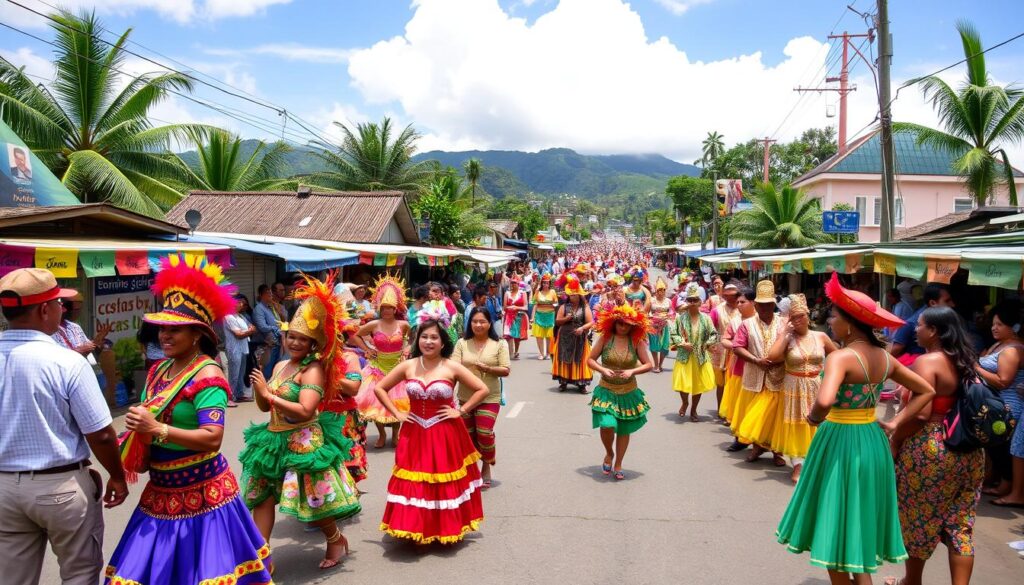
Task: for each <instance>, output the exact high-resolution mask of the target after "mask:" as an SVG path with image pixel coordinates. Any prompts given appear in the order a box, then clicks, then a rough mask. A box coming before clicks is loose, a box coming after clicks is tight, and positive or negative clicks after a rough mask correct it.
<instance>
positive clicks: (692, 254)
mask: <svg viewBox="0 0 1024 585" xmlns="http://www.w3.org/2000/svg"><path fill="white" fill-rule="evenodd" d="M210 243H216V242H210ZM739 250H740V248H719V249H717V250H712V249H711V248H708V249H707V250H694V251H693V252H684V253H685V254H686V257H687V258H700V257H701V256H710V255H711V254H728V253H730V252H738V251H739Z"/></svg>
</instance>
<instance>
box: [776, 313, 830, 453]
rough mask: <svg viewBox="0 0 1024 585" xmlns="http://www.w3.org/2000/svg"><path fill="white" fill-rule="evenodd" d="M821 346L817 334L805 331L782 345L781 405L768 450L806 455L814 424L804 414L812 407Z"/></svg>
mask: <svg viewBox="0 0 1024 585" xmlns="http://www.w3.org/2000/svg"><path fill="white" fill-rule="evenodd" d="M824 363H825V346H824V345H823V344H822V342H821V338H820V336H818V335H816V334H815V333H812V332H808V333H807V334H806V335H804V336H803V338H802V339H797V338H792V339H790V340H789V345H788V346H787V347H786V378H785V380H783V382H782V406H781V407H780V408H779V409H777V411H776V421H775V424H774V426H773V431H772V437H771V439H770V443H771V448H772V451H775V452H776V453H782V454H783V455H787V456H789V457H797V458H800V457H806V456H807V451H808V449H810V448H811V439H813V438H814V431H815V429H814V427H812V426H811V425H810V424H809V423H808V422H807V415H808V414H810V412H811V409H812V408H814V401H815V400H817V399H818V388H820V387H821V368H822V365H823V364H824Z"/></svg>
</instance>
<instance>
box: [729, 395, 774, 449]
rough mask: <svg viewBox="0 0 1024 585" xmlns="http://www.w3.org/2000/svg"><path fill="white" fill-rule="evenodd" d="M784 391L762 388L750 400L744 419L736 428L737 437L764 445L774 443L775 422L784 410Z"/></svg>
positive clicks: (747, 441)
mask: <svg viewBox="0 0 1024 585" xmlns="http://www.w3.org/2000/svg"><path fill="white" fill-rule="evenodd" d="M781 406H782V392H771V391H769V390H762V391H760V392H758V393H757V396H756V397H755V398H754V399H753V400H752V401H751V402H750V405H749V407H748V408H747V412H746V415H745V416H744V417H743V421H742V422H741V423H740V424H739V426H738V427H737V428H736V438H737V439H739V440H740V441H743V442H744V443H753V444H755V445H760V446H762V447H770V448H772V449H773V450H774V445H772V437H773V436H774V434H773V433H774V432H775V424H776V422H777V421H779V420H781V419H779V418H778V417H779V414H780V413H781V412H782V408H781Z"/></svg>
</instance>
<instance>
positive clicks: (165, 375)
mask: <svg viewBox="0 0 1024 585" xmlns="http://www.w3.org/2000/svg"><path fill="white" fill-rule="evenodd" d="M198 359H199V352H198V351H197V352H196V354H195V355H194V356H192V359H190V360H189V361H188V363H187V364H185V365H184V366H182V368H181V369H180V370H178V371H177V372H175V373H174V375H173V376H172V375H170V374H171V368H173V367H174V366H173V365H172V366H171V367H170V368H167V371H166V372H164V380H167V381H170V380H173V379H175V378H177V377H178V376H180V375H181V373H182V372H184V371H185V370H187V369H189V367H191V366H192V364H194V363H196V360H198Z"/></svg>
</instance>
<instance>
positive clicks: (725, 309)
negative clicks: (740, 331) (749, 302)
mask: <svg viewBox="0 0 1024 585" xmlns="http://www.w3.org/2000/svg"><path fill="white" fill-rule="evenodd" d="M709 315H710V316H711V322H712V323H714V325H715V331H717V332H718V343H716V344H714V345H712V346H711V367H712V368H714V369H715V384H716V385H717V386H725V383H726V382H727V381H728V380H727V379H726V378H728V376H729V362H730V358H731V357H732V352H731V351H729V350H728V349H726V348H725V346H724V345H722V339H723V338H725V333H726V330H727V329H728V328H729V325H732V326H733V331H735V328H736V327H738V326H739V324H740V321H741V317H740V310H739V309H735V308H730V307H729V305H728V304H726V303H724V302H722V303H718V304H717V305H716V306H715V308H713V309H711V313H709ZM730 335H731V333H730ZM728 406H729V403H727V402H726V400H725V396H724V395H723V397H722V404H721V405H719V408H718V410H719V414H722V415H724V413H725V412H728V410H727V408H728Z"/></svg>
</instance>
